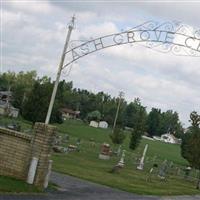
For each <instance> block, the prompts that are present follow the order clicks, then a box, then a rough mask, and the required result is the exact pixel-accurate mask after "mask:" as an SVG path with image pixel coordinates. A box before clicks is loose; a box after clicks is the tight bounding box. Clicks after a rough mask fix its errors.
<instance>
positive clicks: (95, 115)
mask: <svg viewBox="0 0 200 200" xmlns="http://www.w3.org/2000/svg"><path fill="white" fill-rule="evenodd" d="M87 118H88V120H89V121H90V120H96V121H99V120H100V119H101V113H100V112H99V111H98V110H95V111H92V112H90V113H88V116H87Z"/></svg>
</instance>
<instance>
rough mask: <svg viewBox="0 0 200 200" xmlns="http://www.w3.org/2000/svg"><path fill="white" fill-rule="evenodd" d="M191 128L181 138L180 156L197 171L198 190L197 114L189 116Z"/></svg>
mask: <svg viewBox="0 0 200 200" xmlns="http://www.w3.org/2000/svg"><path fill="white" fill-rule="evenodd" d="M190 121H191V124H192V126H191V127H190V128H189V130H188V131H187V133H186V134H185V135H184V137H183V138H182V144H181V155H182V156H183V158H185V159H186V160H187V161H188V162H189V163H190V165H191V166H192V167H194V168H196V169H198V170H199V179H198V182H197V186H196V188H197V189H199V188H200V148H199V146H200V127H199V124H200V116H199V115H198V114H197V112H195V111H194V112H192V113H191V114H190Z"/></svg>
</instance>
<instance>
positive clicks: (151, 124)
mask: <svg viewBox="0 0 200 200" xmlns="http://www.w3.org/2000/svg"><path fill="white" fill-rule="evenodd" d="M160 116H161V110H160V109H157V108H152V110H151V112H150V113H149V115H148V119H147V124H148V129H147V132H148V133H149V135H151V136H153V135H159V124H160Z"/></svg>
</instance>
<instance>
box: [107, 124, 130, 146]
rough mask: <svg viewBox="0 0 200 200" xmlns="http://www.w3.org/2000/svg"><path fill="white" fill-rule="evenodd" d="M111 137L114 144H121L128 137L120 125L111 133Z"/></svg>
mask: <svg viewBox="0 0 200 200" xmlns="http://www.w3.org/2000/svg"><path fill="white" fill-rule="evenodd" d="M110 138H111V140H112V142H113V144H116V145H119V144H122V143H123V141H124V139H125V138H126V135H125V133H124V132H123V131H122V130H121V129H120V127H116V128H115V129H114V130H113V132H112V133H111V134H110Z"/></svg>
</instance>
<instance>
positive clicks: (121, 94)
mask: <svg viewBox="0 0 200 200" xmlns="http://www.w3.org/2000/svg"><path fill="white" fill-rule="evenodd" d="M123 96H124V93H123V92H122V91H121V92H119V101H118V106H117V111H116V114H115V120H114V124H113V129H112V132H114V130H115V126H116V123H117V118H118V114H119V108H120V104H121V100H122V97H123Z"/></svg>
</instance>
